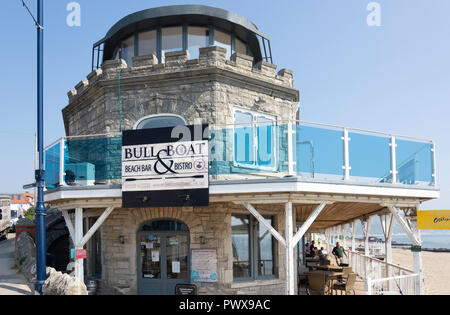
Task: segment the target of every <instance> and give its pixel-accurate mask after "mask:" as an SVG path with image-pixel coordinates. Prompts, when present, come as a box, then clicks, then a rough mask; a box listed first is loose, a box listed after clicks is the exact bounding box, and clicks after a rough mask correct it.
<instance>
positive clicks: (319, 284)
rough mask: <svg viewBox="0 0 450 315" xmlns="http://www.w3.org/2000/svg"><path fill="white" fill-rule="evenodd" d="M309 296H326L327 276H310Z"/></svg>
mask: <svg viewBox="0 0 450 315" xmlns="http://www.w3.org/2000/svg"><path fill="white" fill-rule="evenodd" d="M308 283H309V285H308V291H307V293H308V295H325V293H326V292H327V287H326V279H325V275H321V274H315V275H308Z"/></svg>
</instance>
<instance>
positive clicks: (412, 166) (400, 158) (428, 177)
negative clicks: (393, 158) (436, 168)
mask: <svg viewBox="0 0 450 315" xmlns="http://www.w3.org/2000/svg"><path fill="white" fill-rule="evenodd" d="M396 142H397V153H396V155H397V171H398V175H397V178H398V181H399V182H400V183H402V184H409V185H414V184H420V182H424V183H426V184H428V183H431V182H432V181H433V176H432V175H433V152H432V145H431V143H425V142H415V141H409V140H399V139H397V141H396Z"/></svg>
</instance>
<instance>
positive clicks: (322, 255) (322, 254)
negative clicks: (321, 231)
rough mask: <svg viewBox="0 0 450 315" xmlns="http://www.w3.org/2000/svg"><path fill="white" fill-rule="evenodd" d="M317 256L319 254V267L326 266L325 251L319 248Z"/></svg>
mask: <svg viewBox="0 0 450 315" xmlns="http://www.w3.org/2000/svg"><path fill="white" fill-rule="evenodd" d="M318 254H319V264H320V265H321V266H325V265H327V253H326V251H325V249H324V248H323V247H322V248H320V250H319V253H318Z"/></svg>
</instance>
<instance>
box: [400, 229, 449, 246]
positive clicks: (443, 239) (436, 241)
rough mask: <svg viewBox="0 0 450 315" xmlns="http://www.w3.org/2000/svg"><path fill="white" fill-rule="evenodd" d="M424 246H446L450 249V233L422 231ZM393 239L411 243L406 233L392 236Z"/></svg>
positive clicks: (402, 242)
mask: <svg viewBox="0 0 450 315" xmlns="http://www.w3.org/2000/svg"><path fill="white" fill-rule="evenodd" d="M421 239H422V242H423V244H422V248H428V249H438V248H446V249H449V250H450V234H448V233H426V232H423V233H421ZM392 241H395V242H396V243H401V244H411V240H410V239H409V237H408V236H407V235H406V234H397V235H393V236H392Z"/></svg>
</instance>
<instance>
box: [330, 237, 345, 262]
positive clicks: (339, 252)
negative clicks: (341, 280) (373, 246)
mask: <svg viewBox="0 0 450 315" xmlns="http://www.w3.org/2000/svg"><path fill="white" fill-rule="evenodd" d="M332 254H333V255H334V258H335V259H336V263H337V265H338V266H340V265H341V264H342V263H344V254H345V256H346V257H347V258H348V255H347V252H346V251H345V249H344V247H342V246H341V244H339V242H337V243H336V247H335V248H333V251H332Z"/></svg>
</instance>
